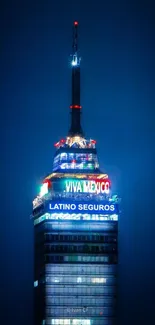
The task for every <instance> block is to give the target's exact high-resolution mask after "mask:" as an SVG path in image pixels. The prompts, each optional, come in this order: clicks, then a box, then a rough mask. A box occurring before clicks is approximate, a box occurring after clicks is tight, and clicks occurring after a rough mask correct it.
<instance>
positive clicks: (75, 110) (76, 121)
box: [69, 21, 83, 136]
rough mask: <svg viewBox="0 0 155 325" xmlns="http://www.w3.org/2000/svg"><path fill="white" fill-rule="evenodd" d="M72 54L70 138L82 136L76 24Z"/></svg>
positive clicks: (79, 59) (76, 26) (76, 25)
mask: <svg viewBox="0 0 155 325" xmlns="http://www.w3.org/2000/svg"><path fill="white" fill-rule="evenodd" d="M72 48H73V53H72V61H71V65H72V104H71V106H70V109H71V128H70V131H69V135H70V136H75V135H79V136H83V131H82V128H81V108H82V107H81V105H80V61H81V58H80V57H79V55H78V22H77V21H74V25H73V46H72Z"/></svg>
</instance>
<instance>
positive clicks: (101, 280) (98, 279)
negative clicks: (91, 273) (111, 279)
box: [91, 278, 107, 283]
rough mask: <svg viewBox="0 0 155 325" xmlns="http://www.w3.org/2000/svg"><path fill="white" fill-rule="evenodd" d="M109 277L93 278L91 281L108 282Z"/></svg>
mask: <svg viewBox="0 0 155 325" xmlns="http://www.w3.org/2000/svg"><path fill="white" fill-rule="evenodd" d="M106 281H107V279H106V278H92V279H91V282H92V283H106Z"/></svg>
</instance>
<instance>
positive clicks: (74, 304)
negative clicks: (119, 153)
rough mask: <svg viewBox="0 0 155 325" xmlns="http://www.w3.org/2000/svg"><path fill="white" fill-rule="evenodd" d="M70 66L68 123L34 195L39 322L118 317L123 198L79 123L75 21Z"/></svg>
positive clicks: (96, 324) (73, 324)
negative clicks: (113, 189)
mask: <svg viewBox="0 0 155 325" xmlns="http://www.w3.org/2000/svg"><path fill="white" fill-rule="evenodd" d="M71 69H72V102H71V106H70V110H71V126H70V129H69V132H68V135H67V137H66V138H64V139H61V140H60V141H58V142H57V143H56V144H55V148H56V151H55V156H54V162H53V171H52V172H51V174H50V175H48V176H46V177H45V178H44V179H43V181H42V184H41V186H40V192H39V193H38V196H37V197H36V198H35V199H34V201H33V221H34V237H35V258H34V260H35V261H34V297H35V325H43V324H51V325H114V324H116V287H117V247H118V246H117V235H118V213H119V211H118V199H117V196H116V195H115V196H114V195H113V196H112V194H111V183H110V180H109V178H108V175H107V174H106V173H103V172H101V171H100V168H99V162H98V157H97V151H96V141H95V140H93V139H86V138H85V136H84V133H83V130H82V127H81V108H82V107H81V102H80V57H79V52H78V22H77V21H75V22H74V26H73V52H72V60H71Z"/></svg>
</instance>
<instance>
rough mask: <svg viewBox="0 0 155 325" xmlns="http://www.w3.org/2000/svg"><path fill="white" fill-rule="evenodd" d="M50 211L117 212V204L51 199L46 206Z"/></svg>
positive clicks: (105, 213)
mask: <svg viewBox="0 0 155 325" xmlns="http://www.w3.org/2000/svg"><path fill="white" fill-rule="evenodd" d="M48 208H49V210H50V212H58V213H60V212H61V213H65V212H68V213H80V214H82V213H83V214H85V213H89V214H102V215H107V214H117V213H118V206H117V204H114V203H111V202H109V201H104V202H103V201H102V202H101V203H98V202H88V201H82V202H81V201H76V202H73V201H72V202H67V203H66V202H64V201H51V202H50V203H49V206H48Z"/></svg>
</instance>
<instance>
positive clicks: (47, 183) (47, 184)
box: [39, 180, 51, 197]
mask: <svg viewBox="0 0 155 325" xmlns="http://www.w3.org/2000/svg"><path fill="white" fill-rule="evenodd" d="M50 187H51V182H50V181H49V180H45V181H44V182H43V184H42V185H41V188H40V193H39V196H40V197H43V196H44V195H46V194H47V193H48V191H49V188H50Z"/></svg>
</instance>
